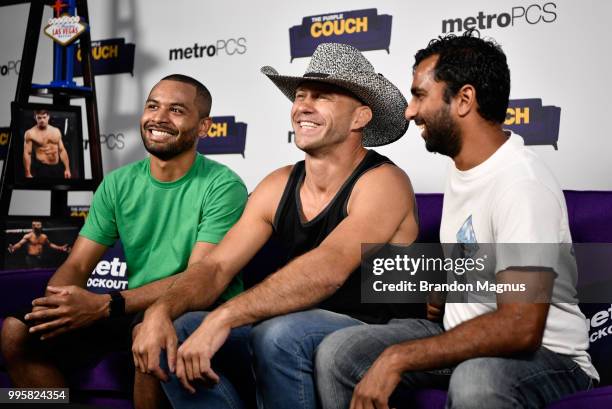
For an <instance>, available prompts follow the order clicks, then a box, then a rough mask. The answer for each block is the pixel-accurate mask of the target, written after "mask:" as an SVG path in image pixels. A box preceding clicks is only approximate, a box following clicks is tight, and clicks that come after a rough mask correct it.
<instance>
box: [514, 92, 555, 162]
mask: <svg viewBox="0 0 612 409" xmlns="http://www.w3.org/2000/svg"><path fill="white" fill-rule="evenodd" d="M560 118H561V108H559V107H557V106H554V105H546V106H543V105H542V100H541V99H539V98H531V99H511V100H510V102H509V103H508V110H507V111H506V121H505V122H504V128H506V129H510V130H512V132H514V133H517V134H519V135H521V136H522V137H523V139H524V140H525V145H552V146H553V147H554V148H555V150H557V141H558V140H559V122H560Z"/></svg>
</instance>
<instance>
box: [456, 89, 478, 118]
mask: <svg viewBox="0 0 612 409" xmlns="http://www.w3.org/2000/svg"><path fill="white" fill-rule="evenodd" d="M453 99H454V100H455V103H456V106H457V115H459V116H460V117H464V116H467V115H468V114H469V113H470V112H472V110H475V109H476V108H477V106H478V102H477V101H476V89H475V88H474V86H473V85H470V84H466V85H464V86H463V87H461V89H459V91H457V94H456V95H455V96H454V97H453Z"/></svg>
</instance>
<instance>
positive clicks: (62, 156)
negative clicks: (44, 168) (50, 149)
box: [60, 149, 70, 170]
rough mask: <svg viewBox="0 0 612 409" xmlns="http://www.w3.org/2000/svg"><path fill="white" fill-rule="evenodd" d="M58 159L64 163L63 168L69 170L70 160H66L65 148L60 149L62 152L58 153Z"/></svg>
mask: <svg viewBox="0 0 612 409" xmlns="http://www.w3.org/2000/svg"><path fill="white" fill-rule="evenodd" d="M60 159H61V160H62V163H63V164H64V168H65V169H66V170H70V161H69V160H68V154H67V153H66V150H65V149H62V152H61V153H60Z"/></svg>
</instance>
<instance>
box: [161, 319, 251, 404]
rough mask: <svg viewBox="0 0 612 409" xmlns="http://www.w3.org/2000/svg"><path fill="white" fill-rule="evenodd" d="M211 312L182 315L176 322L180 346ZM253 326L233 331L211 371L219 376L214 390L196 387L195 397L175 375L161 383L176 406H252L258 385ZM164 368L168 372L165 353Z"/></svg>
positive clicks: (162, 359) (217, 354)
mask: <svg viewBox="0 0 612 409" xmlns="http://www.w3.org/2000/svg"><path fill="white" fill-rule="evenodd" d="M208 313H209V312H208V311H193V312H188V313H186V314H183V315H182V316H180V317H179V318H177V319H176V320H175V321H174V328H175V330H176V334H177V338H178V345H179V347H180V345H181V344H182V343H183V342H184V341H185V340H186V339H187V338H189V336H190V335H191V334H192V333H193V332H194V331H195V330H196V329H197V328H198V327H199V326H200V324H201V323H202V321H203V320H204V318H206V315H207V314H208ZM250 333H251V326H250V325H246V326H242V327H239V328H234V329H232V330H231V332H230V334H229V336H228V338H227V340H226V342H225V343H224V344H223V346H222V347H221V349H219V351H218V352H217V353H216V354H215V356H214V357H213V359H212V362H211V364H212V368H213V370H214V371H215V372H216V373H217V375H219V377H220V378H221V379H220V382H219V384H218V385H216V386H215V387H213V388H211V389H207V388H205V387H204V386H202V385H197V384H196V385H194V386H195V387H196V389H197V391H198V392H197V393H196V394H195V395H191V394H189V392H187V390H185V389H184V388H183V386H182V385H181V384H180V382H179V381H178V379H177V378H176V376H174V375H171V380H170V382H168V383H162V386H163V388H164V391H165V392H166V395H168V398H169V399H170V401H171V402H173V404H174V405H175V406H180V405H184V406H185V407H191V406H192V405H195V406H198V405H203V404H206V405H208V406H210V407H215V408H217V407H228V408H234V407H242V406H243V404H245V403H246V406H247V407H250V406H253V404H254V399H255V386H254V379H253V373H252V370H251V352H250V349H249V336H250ZM160 366H161V368H162V369H163V370H164V371H166V372H167V373H169V370H168V362H167V356H166V351H162V352H161V355H160Z"/></svg>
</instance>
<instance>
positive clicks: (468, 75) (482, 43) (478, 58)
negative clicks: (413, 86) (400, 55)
mask: <svg viewBox="0 0 612 409" xmlns="http://www.w3.org/2000/svg"><path fill="white" fill-rule="evenodd" d="M474 32H475V31H473V30H469V31H466V32H465V33H464V34H463V35H461V36H455V35H453V34H451V35H447V36H445V37H438V38H436V39H433V40H431V41H430V42H429V44H428V45H427V48H424V49H422V50H419V51H418V52H417V53H416V55H415V56H414V58H415V62H414V66H413V68H414V69H416V67H417V65H419V63H420V62H421V61H423V60H424V59H425V58H427V57H429V56H432V55H438V62H437V63H436V67H435V68H434V78H435V80H436V81H443V82H444V83H446V89H445V90H444V101H445V102H446V103H450V100H451V98H452V97H453V96H455V95H456V94H457V92H458V91H459V90H460V89H461V87H463V86H464V85H466V84H470V85H472V86H473V87H474V88H475V89H476V101H477V102H478V113H479V114H480V116H482V117H483V118H484V119H486V120H488V121H491V122H497V123H503V122H504V120H505V119H506V109H507V108H508V98H509V96H510V70H509V69H508V63H507V62H506V55H505V54H504V52H503V51H502V49H501V47H500V46H499V45H498V44H497V43H495V42H494V41H493V40H483V39H481V38H479V37H475V36H474V35H473V34H474ZM476 33H478V32H477V31H476Z"/></svg>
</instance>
